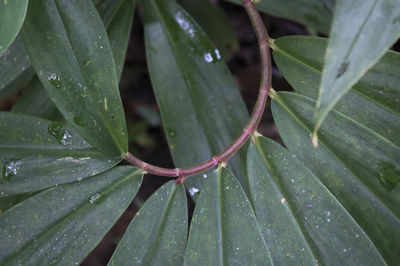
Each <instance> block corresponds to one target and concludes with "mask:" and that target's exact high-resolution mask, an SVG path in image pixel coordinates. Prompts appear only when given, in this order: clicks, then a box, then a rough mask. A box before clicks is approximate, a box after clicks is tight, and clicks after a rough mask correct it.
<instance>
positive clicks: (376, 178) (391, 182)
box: [272, 92, 400, 265]
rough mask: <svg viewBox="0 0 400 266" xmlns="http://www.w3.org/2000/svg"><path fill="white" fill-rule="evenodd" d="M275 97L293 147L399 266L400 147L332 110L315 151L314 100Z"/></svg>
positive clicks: (282, 128) (284, 135) (280, 126)
mask: <svg viewBox="0 0 400 266" xmlns="http://www.w3.org/2000/svg"><path fill="white" fill-rule="evenodd" d="M273 97H274V101H273V104H272V112H273V115H274V118H275V121H276V125H277V127H278V130H279V133H280V135H281V137H282V139H283V141H284V143H285V144H286V146H287V147H288V148H289V150H290V151H292V152H293V153H294V154H295V155H296V156H297V158H298V159H299V160H300V161H302V162H303V163H304V164H305V165H306V166H307V167H308V168H309V169H310V170H311V171H312V172H313V173H314V174H315V176H317V177H318V178H319V179H320V180H321V182H322V183H323V184H324V185H325V186H326V187H327V188H328V189H329V191H330V192H331V193H332V194H333V195H334V196H335V197H336V198H337V199H338V200H339V202H340V203H341V204H342V205H343V206H344V207H345V208H346V209H347V211H348V212H349V213H350V214H351V215H352V216H353V218H354V219H355V220H356V221H357V223H358V224H359V225H360V226H361V227H362V228H363V230H364V232H366V233H367V234H368V237H369V238H370V239H371V240H372V241H373V243H374V245H375V246H376V248H377V249H378V250H379V251H380V253H381V255H382V257H383V258H384V259H385V260H386V262H387V263H388V264H390V265H397V264H399V263H400V259H399V256H398V254H399V253H400V231H399V230H397V228H399V227H400V218H399V217H400V209H399V207H398V206H400V193H399V191H400V186H398V184H399V183H400V178H399V176H400V147H399V146H398V145H396V144H394V143H393V142H391V141H389V140H388V139H386V138H384V137H383V136H381V135H379V134H378V133H377V132H374V131H373V129H370V128H367V127H365V126H364V125H363V124H362V123H360V122H358V121H355V120H353V119H352V118H350V117H348V116H347V115H346V114H343V113H340V112H338V111H335V110H333V111H332V112H330V114H329V115H328V117H327V120H326V122H325V123H324V124H323V125H322V127H321V129H320V131H319V142H320V145H319V147H318V148H315V149H314V148H313V147H312V145H311V142H310V137H309V135H310V133H311V132H312V130H313V121H314V106H315V101H314V100H312V99H310V98H307V97H304V96H301V95H298V94H294V93H287V92H286V93H278V94H275V95H274V96H273ZM359 112H363V109H360V110H359ZM397 136H399V134H397Z"/></svg>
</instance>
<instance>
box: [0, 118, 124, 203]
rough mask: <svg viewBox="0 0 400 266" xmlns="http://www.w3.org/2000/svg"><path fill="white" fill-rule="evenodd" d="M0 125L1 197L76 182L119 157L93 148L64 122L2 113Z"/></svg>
mask: <svg viewBox="0 0 400 266" xmlns="http://www.w3.org/2000/svg"><path fill="white" fill-rule="evenodd" d="M0 127H1V130H0V169H1V176H0V177H1V178H0V196H7V195H12V194H19V193H23V192H27V191H35V190H39V189H42V188H46V187H49V186H54V185H56V184H62V183H66V182H73V181H76V180H77V179H79V178H85V177H88V176H92V175H95V174H97V173H100V172H102V171H105V170H107V169H109V168H111V167H113V166H114V165H115V164H116V163H118V162H119V160H120V159H118V158H116V159H110V158H109V156H107V155H104V154H103V153H102V152H100V151H98V150H97V149H94V148H93V147H92V146H90V145H89V144H87V143H86V142H85V141H84V140H83V139H82V138H81V137H79V135H78V134H77V133H76V131H75V130H74V129H72V128H71V127H70V126H67V125H65V124H64V123H60V122H50V121H48V120H44V119H39V118H35V117H32V116H27V115H23V114H16V113H10V112H0Z"/></svg>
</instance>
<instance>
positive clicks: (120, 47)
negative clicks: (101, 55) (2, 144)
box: [0, 0, 135, 120]
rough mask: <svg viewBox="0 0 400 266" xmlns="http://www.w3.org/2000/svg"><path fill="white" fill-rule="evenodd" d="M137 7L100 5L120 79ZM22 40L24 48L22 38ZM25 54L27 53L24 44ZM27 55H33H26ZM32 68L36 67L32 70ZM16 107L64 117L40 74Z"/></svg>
mask: <svg viewBox="0 0 400 266" xmlns="http://www.w3.org/2000/svg"><path fill="white" fill-rule="evenodd" d="M134 7H135V5H134V1H130V0H120V1H114V0H112V1H111V0H105V1H102V2H101V3H100V4H99V6H98V7H97V9H98V12H99V13H100V16H101V17H102V18H103V21H104V23H105V24H106V25H107V34H108V38H109V40H110V44H111V49H112V51H113V56H114V62H115V65H116V69H117V75H118V77H119V78H118V79H120V76H121V73H122V69H123V65H124V60H125V54H126V48H127V45H128V42H129V36H130V31H131V28H132V21H133V13H134ZM20 43H21V46H22V48H23V44H22V42H20ZM11 47H13V46H11ZM11 47H10V48H9V49H8V50H7V53H8V51H10V50H11ZM7 53H6V54H7ZM22 54H23V55H25V49H24V48H23V53H22ZM14 56H15V55H14ZM4 57H6V55H5V56H4ZM4 57H3V58H4ZM26 58H29V57H28V56H26ZM27 62H28V66H27V67H29V66H30V62H29V60H28V61H27ZM0 64H1V59H0ZM31 72H33V71H32V70H31ZM0 73H1V72H0ZM0 77H1V76H0ZM19 87H20V86H19ZM12 111H15V112H21V113H26V114H31V115H34V116H37V117H41V118H45V119H51V120H60V113H59V111H58V109H57V107H56V106H55V105H54V103H53V102H52V101H51V99H50V97H49V96H48V94H47V92H46V91H45V89H44V87H43V85H42V84H41V83H40V81H39V80H38V79H37V78H34V79H32V80H31V82H30V83H29V87H28V88H27V90H25V91H24V93H23V94H22V95H21V96H20V97H19V98H18V100H17V102H16V103H15V104H14V106H13V108H12Z"/></svg>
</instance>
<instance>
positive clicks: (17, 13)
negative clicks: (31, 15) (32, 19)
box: [0, 0, 28, 58]
mask: <svg viewBox="0 0 400 266" xmlns="http://www.w3.org/2000/svg"><path fill="white" fill-rule="evenodd" d="M27 8H28V0H13V1H8V0H5V1H1V2H0V25H1V26H0V58H1V57H2V55H3V53H4V52H5V51H6V50H7V48H8V46H9V45H10V44H11V43H12V42H13V41H14V40H15V38H16V37H17V35H18V32H19V30H20V29H21V27H22V24H23V23H24V19H25V15H26V10H27Z"/></svg>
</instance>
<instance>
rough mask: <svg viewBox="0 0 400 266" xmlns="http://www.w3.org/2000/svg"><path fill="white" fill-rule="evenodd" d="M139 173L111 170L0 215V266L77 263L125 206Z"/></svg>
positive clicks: (130, 169) (124, 168)
mask: <svg viewBox="0 0 400 266" xmlns="http://www.w3.org/2000/svg"><path fill="white" fill-rule="evenodd" d="M142 175H143V173H142V172H140V171H137V169H136V168H133V167H129V166H121V167H116V168H114V169H112V170H110V171H108V172H106V173H103V174H101V175H99V176H96V177H93V178H89V179H86V180H84V181H82V182H76V183H73V184H65V185H61V186H59V187H54V188H50V189H48V190H45V191H43V192H41V193H39V194H37V195H35V196H33V197H31V198H29V199H28V200H25V201H23V202H21V203H20V204H18V205H16V206H14V207H13V208H11V209H9V210H7V211H6V212H4V213H3V214H1V216H0V226H1V229H2V230H1V231H0V240H1V241H0V263H1V265H51V264H56V265H78V264H79V263H80V262H81V261H82V260H83V259H85V257H86V256H87V255H88V254H89V253H90V251H91V250H93V249H94V248H95V247H96V246H97V245H98V244H99V242H100V241H101V239H102V238H103V237H104V235H105V234H106V233H107V231H108V230H110V228H111V227H112V226H113V224H114V223H115V222H116V221H117V220H118V218H119V217H120V216H121V215H122V214H123V212H124V211H125V209H126V208H127V207H128V206H129V204H130V202H131V201H132V200H133V198H134V196H135V194H136V192H137V191H138V189H139V186H140V183H141V179H142Z"/></svg>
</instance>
